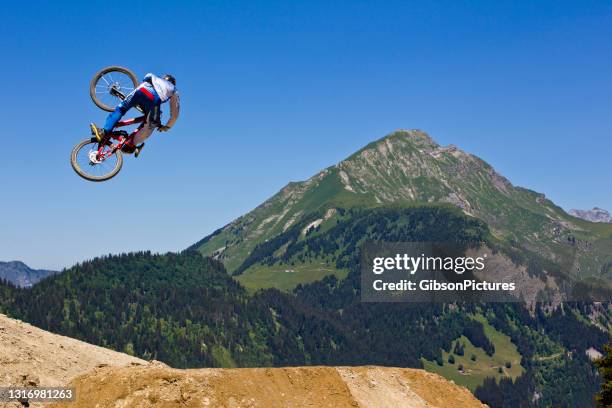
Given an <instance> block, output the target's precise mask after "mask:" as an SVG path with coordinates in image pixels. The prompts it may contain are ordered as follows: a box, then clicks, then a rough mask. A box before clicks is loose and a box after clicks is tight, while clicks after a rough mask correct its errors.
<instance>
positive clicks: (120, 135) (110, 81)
mask: <svg viewBox="0 0 612 408" xmlns="http://www.w3.org/2000/svg"><path fill="white" fill-rule="evenodd" d="M137 86H138V79H137V78H136V75H135V74H134V73H133V72H132V71H130V70H129V69H127V68H124V67H118V66H111V67H106V68H104V69H102V70H100V71H98V72H97V73H96V74H95V75H94V77H93V78H92V80H91V82H90V84H89V95H90V96H91V99H92V100H93V102H94V104H95V105H96V106H97V107H99V108H100V109H102V110H105V111H108V112H112V111H113V110H115V106H116V105H117V104H118V103H120V102H121V101H122V100H124V99H125V97H126V96H127V95H128V94H129V93H130V92H132V91H133V90H134V89H136V87H137ZM136 108H137V109H138V110H140V111H141V112H142V109H141V108H140V107H136ZM145 122H146V117H145V116H144V115H143V116H139V117H135V118H131V119H124V120H121V121H119V122H117V125H116V126H115V129H113V131H112V132H108V133H107V137H106V138H105V140H103V141H102V142H98V140H97V139H96V138H95V137H90V138H88V139H85V140H83V141H82V142H80V143H78V144H77V145H76V146H74V149H72V154H71V155H70V164H71V165H72V168H73V169H74V171H75V172H76V173H77V174H78V175H79V176H81V177H83V178H84V179H86V180H89V181H105V180H109V179H111V178H112V177H114V176H116V175H117V173H119V171H120V170H121V167H122V166H123V155H122V150H124V149H126V144H127V142H128V141H131V140H132V139H133V138H134V135H135V134H136V133H137V132H138V131H140V130H141V129H142V128H143V126H144V125H145ZM130 125H139V126H138V127H137V128H135V129H134V130H132V131H131V132H129V133H128V132H127V131H125V130H116V129H117V128H121V127H126V126H130Z"/></svg>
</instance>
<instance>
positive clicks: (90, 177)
mask: <svg viewBox="0 0 612 408" xmlns="http://www.w3.org/2000/svg"><path fill="white" fill-rule="evenodd" d="M92 143H97V142H95V139H92V138H89V139H85V140H83V141H82V142H80V143H78V144H77V145H76V146H74V148H73V149H72V153H71V154H70V165H71V166H72V168H73V169H74V171H75V172H76V173H77V174H78V175H79V176H81V177H83V178H84V179H85V180H89V181H95V182H100V181H106V180H110V179H111V178H113V177H115V176H116V175H117V173H119V171H120V170H121V167H122V166H123V155H122V154H121V150H117V151H116V152H115V156H117V164H116V165H115V167H114V168H113V170H112V171H110V172H109V173H106V174H104V175H102V176H93V175H91V174H88V173H87V172H85V171H84V170H83V169H81V167H80V166H79V164H78V162H77V155H78V153H79V150H81V149H82V148H83V147H85V146H87V145H88V144H92Z"/></svg>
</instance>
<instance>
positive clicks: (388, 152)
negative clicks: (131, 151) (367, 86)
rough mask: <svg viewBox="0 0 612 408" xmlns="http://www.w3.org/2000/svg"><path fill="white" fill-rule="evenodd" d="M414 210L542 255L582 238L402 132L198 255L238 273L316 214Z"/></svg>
mask: <svg viewBox="0 0 612 408" xmlns="http://www.w3.org/2000/svg"><path fill="white" fill-rule="evenodd" d="M415 203H419V204H450V205H452V206H455V207H458V208H459V209H461V210H462V211H463V212H464V213H465V214H467V215H469V216H473V217H476V218H479V219H480V220H482V221H484V222H485V223H487V224H488V226H489V228H490V229H491V232H492V233H493V234H494V235H495V236H496V237H497V238H499V239H507V240H509V241H512V242H521V243H523V245H524V246H525V247H528V248H531V249H532V250H534V251H539V252H540V253H553V252H555V251H558V250H559V248H560V247H561V246H562V245H564V242H565V241H563V239H564V237H565V240H567V235H572V234H577V233H578V232H576V231H578V230H577V226H576V225H575V223H574V221H575V219H573V218H570V217H568V215H567V213H566V212H565V211H563V210H562V209H561V208H559V207H558V206H556V205H555V204H554V203H553V202H552V201H550V200H548V199H547V198H546V197H545V196H544V195H543V194H540V193H537V192H534V191H531V190H528V189H524V188H520V187H517V186H514V185H513V184H512V183H511V182H510V181H509V180H507V179H506V178H505V177H503V176H502V175H501V174H499V173H497V172H496V171H495V169H494V168H493V167H492V166H491V165H489V164H488V163H487V162H485V161H484V160H482V159H480V158H479V157H477V156H475V155H473V154H470V153H467V152H465V151H463V150H461V149H460V148H458V147H457V146H455V145H447V146H441V145H440V144H438V143H437V142H436V141H435V140H434V139H433V138H431V137H430V136H429V135H428V134H427V133H426V132H423V131H421V130H418V129H398V130H395V131H393V132H391V133H389V134H387V135H386V136H384V137H382V138H380V139H378V140H376V141H374V142H372V143H370V144H368V145H367V146H365V147H363V148H362V149H360V150H359V151H357V152H355V153H354V154H352V155H350V156H349V157H347V158H346V159H344V160H343V161H341V162H339V163H338V164H337V165H335V166H331V167H328V168H326V169H324V170H322V171H320V172H318V173H317V174H315V175H314V176H312V177H311V178H309V179H308V180H306V181H302V182H297V183H290V184H288V185H287V186H286V187H285V188H283V189H282V190H281V191H279V192H278V193H277V194H276V195H274V196H273V197H271V198H270V199H268V200H266V201H265V202H264V203H263V204H261V205H260V206H258V207H257V208H255V209H254V210H253V211H251V212H250V213H248V214H245V215H244V216H242V217H240V218H238V219H236V220H234V221H233V222H232V223H230V224H228V225H226V226H225V227H223V228H221V229H219V230H218V231H216V232H215V233H214V234H213V235H212V236H209V237H207V238H205V239H204V240H202V241H201V242H200V243H198V244H196V245H195V247H196V248H198V249H199V250H200V251H201V252H202V253H203V254H204V255H213V256H216V257H218V259H220V260H221V261H222V262H224V263H225V265H226V266H227V268H228V270H230V271H234V270H236V269H237V268H238V267H239V266H240V265H241V264H242V262H243V261H244V260H245V259H246V257H247V256H248V255H249V254H250V253H251V252H252V251H253V250H254V249H255V248H256V246H257V245H259V244H261V243H263V242H267V241H269V240H272V239H274V237H276V236H279V234H284V233H285V232H287V231H289V229H290V228H291V227H292V226H295V225H296V224H298V223H300V221H301V220H304V218H305V217H308V216H309V215H312V214H314V213H315V212H317V213H318V214H324V216H323V218H321V219H313V220H312V221H311V223H314V224H312V225H315V224H316V225H319V224H320V223H322V222H326V220H327V219H328V218H326V217H327V214H328V212H329V211H331V210H334V209H338V208H344V209H346V208H353V207H357V208H373V207H377V206H393V207H398V206H400V207H401V206H406V205H407V206H412V205H414V204H415ZM317 223H319V224H317ZM581 234H582V235H584V233H581ZM572 236H573V235H572ZM585 239H586V238H585ZM588 239H598V238H597V237H595V236H589V237H588Z"/></svg>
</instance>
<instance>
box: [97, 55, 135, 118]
mask: <svg viewBox="0 0 612 408" xmlns="http://www.w3.org/2000/svg"><path fill="white" fill-rule="evenodd" d="M137 86H138V79H137V78H136V75H135V74H134V73H133V72H132V71H130V70H129V69H127V68H124V67H118V66H112V67H106V68H104V69H101V70H100V71H98V72H97V73H96V75H94V77H93V78H92V80H91V82H90V84H89V95H90V96H91V99H92V100H93V102H94V103H95V104H96V106H97V107H99V108H100V109H104V110H105V111H108V112H112V111H113V110H114V109H115V106H116V105H117V104H118V103H119V102H121V101H122V100H123V99H125V97H126V96H127V95H128V94H129V93H130V92H132V91H133V90H134V89H136V87H137Z"/></svg>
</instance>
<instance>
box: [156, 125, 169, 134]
mask: <svg viewBox="0 0 612 408" xmlns="http://www.w3.org/2000/svg"><path fill="white" fill-rule="evenodd" d="M157 130H159V131H160V132H167V131H169V130H170V127H169V126H164V125H161V126H158V127H157Z"/></svg>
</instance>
